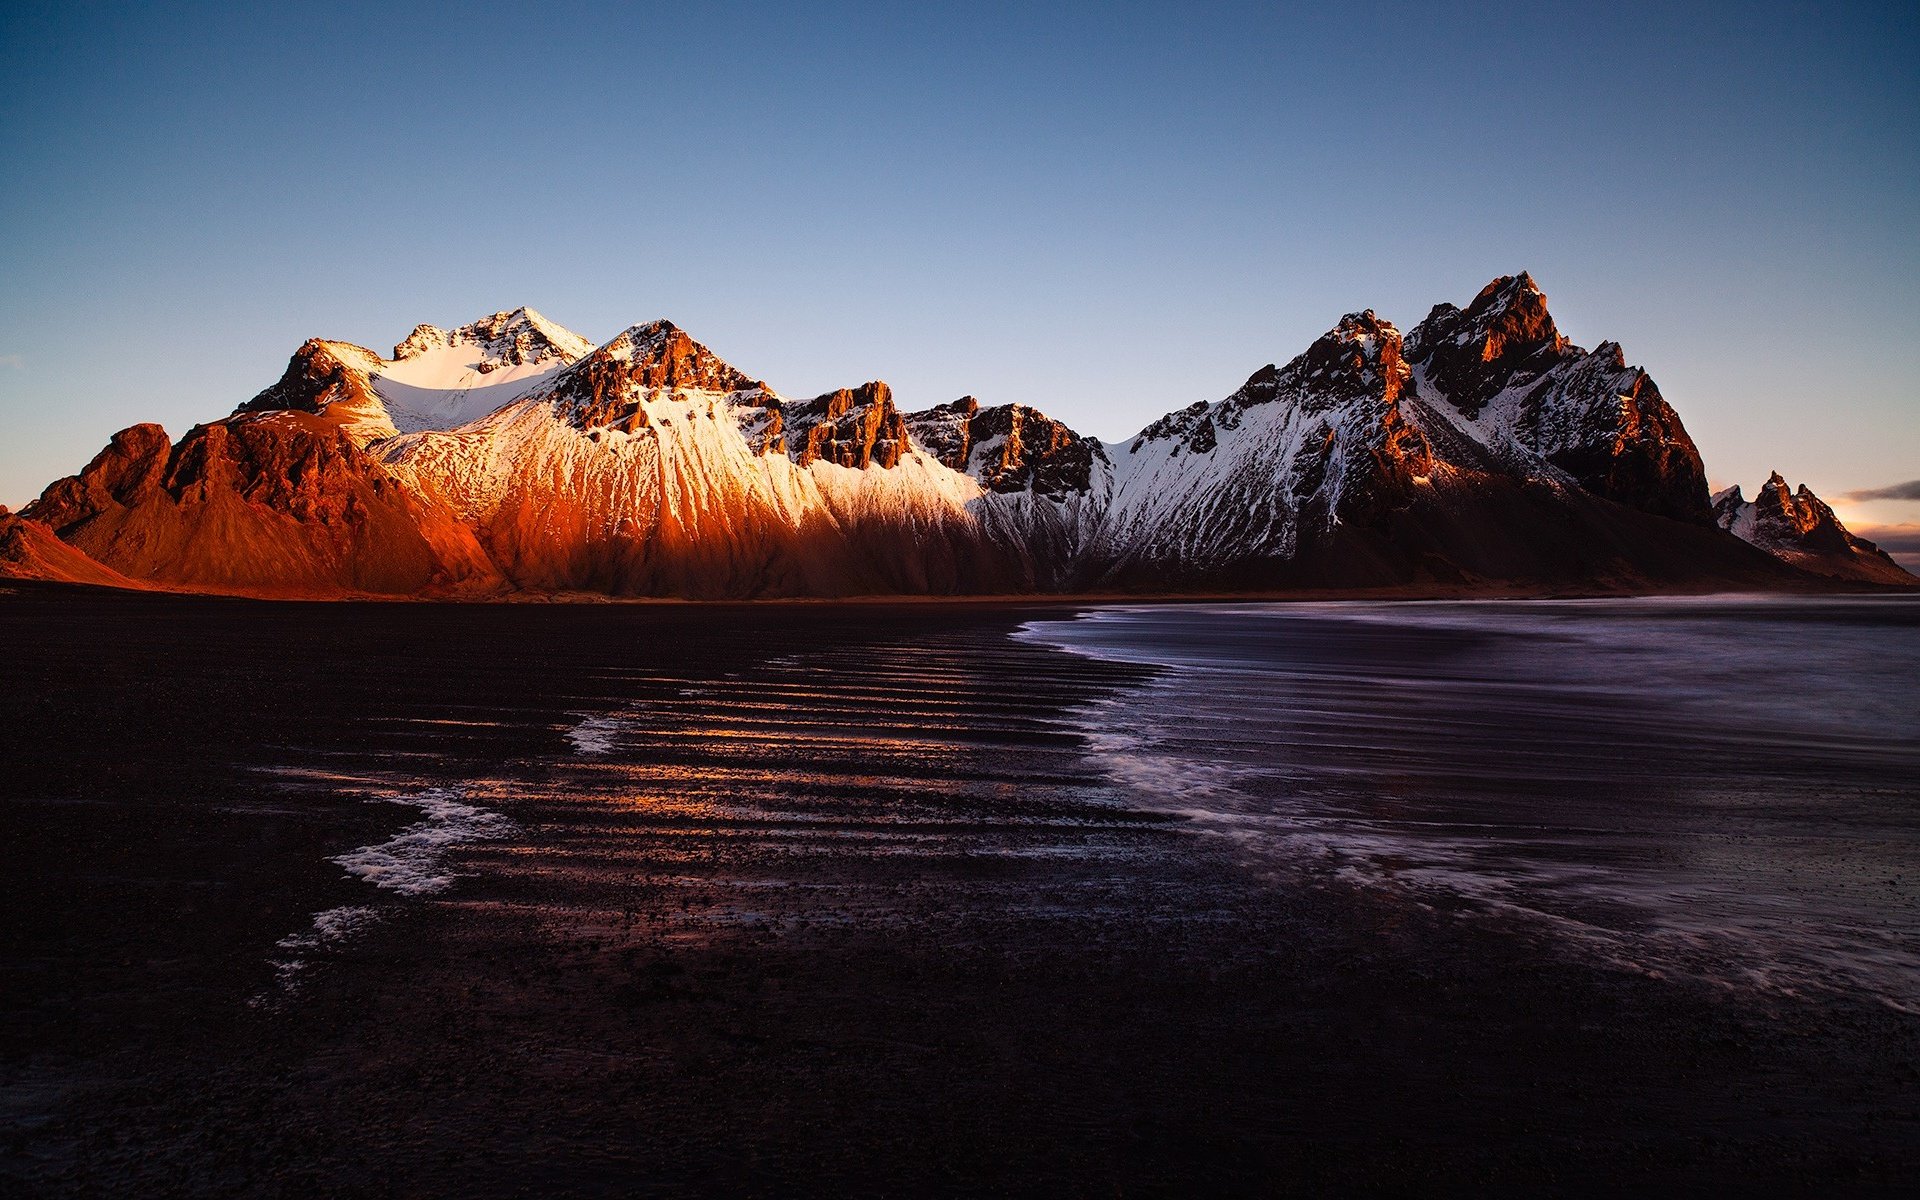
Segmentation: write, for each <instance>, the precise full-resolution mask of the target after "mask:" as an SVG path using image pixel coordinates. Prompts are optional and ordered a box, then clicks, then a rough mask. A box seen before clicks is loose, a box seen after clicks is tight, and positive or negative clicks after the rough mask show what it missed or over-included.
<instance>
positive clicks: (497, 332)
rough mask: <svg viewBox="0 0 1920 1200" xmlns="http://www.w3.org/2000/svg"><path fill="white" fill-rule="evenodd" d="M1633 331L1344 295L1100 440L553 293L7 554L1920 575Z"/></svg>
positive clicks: (374, 564) (231, 425)
mask: <svg viewBox="0 0 1920 1200" xmlns="http://www.w3.org/2000/svg"><path fill="white" fill-rule="evenodd" d="M1706 478H1707V477H1706V471H1705V469H1704V467H1703V465H1702V463H1701V459H1700V454H1699V452H1698V451H1697V450H1696V449H1695V446H1694V443H1693V440H1692V439H1691V438H1690V437H1689V436H1688V434H1687V431H1686V428H1685V426H1684V425H1683V424H1682V422H1681V419H1680V416H1679V414H1678V413H1677V412H1676V411H1675V410H1674V409H1673V408H1672V406H1670V405H1669V404H1668V403H1667V401H1666V399H1665V398H1664V397H1663V396H1662V395H1661V392H1660V389H1659V387H1658V386H1657V385H1656V384H1655V383H1654V381H1653V379H1652V377H1651V376H1650V375H1649V374H1648V373H1647V372H1646V371H1645V370H1643V369H1642V368H1640V367H1637V366H1632V365H1629V362H1628V359H1627V358H1626V355H1625V352H1624V351H1623V350H1622V349H1621V347H1620V346H1618V345H1616V344H1614V343H1611V342H1605V343H1602V344H1601V345H1599V346H1598V347H1596V348H1595V349H1593V350H1590V351H1589V350H1585V349H1582V348H1580V347H1578V346H1575V345H1572V344H1571V343H1569V342H1568V341H1567V339H1566V338H1565V337H1564V336H1562V335H1561V333H1560V332H1559V330H1558V328H1557V327H1556V326H1555V324H1554V320H1553V317H1552V315H1551V314H1550V313H1549V311H1548V308H1547V300H1546V297H1545V295H1544V294H1542V292H1541V291H1540V289H1539V288H1538V287H1537V286H1535V284H1534V281H1533V280H1532V279H1531V278H1530V277H1529V276H1527V275H1525V274H1521V275H1518V276H1505V277H1502V278H1499V279H1496V280H1494V281H1493V282H1492V283H1490V284H1488V285H1487V286H1486V287H1485V288H1484V289H1482V290H1481V292H1480V293H1479V294H1478V295H1477V296H1475V297H1474V298H1473V299H1472V301H1471V302H1470V303H1469V304H1468V305H1467V306H1466V307H1465V308H1460V307H1456V306H1455V305H1452V304H1441V305H1438V306H1436V307H1435V308H1434V309H1433V311H1432V312H1431V313H1429V314H1428V316H1427V318H1426V319H1425V320H1423V321H1421V322H1420V323H1419V324H1418V325H1416V326H1415V327H1414V328H1413V329H1412V330H1411V331H1409V332H1407V333H1406V334H1404V335H1403V334H1402V333H1401V332H1400V330H1398V329H1396V328H1395V327H1394V326H1393V325H1392V324H1390V323H1388V322H1386V321H1384V320H1381V319H1380V318H1378V317H1377V316H1375V315H1374V314H1373V313H1372V312H1370V311H1369V312H1362V313H1354V314H1349V315H1348V316H1345V317H1342V318H1341V319H1340V320H1339V321H1338V322H1337V323H1336V324H1335V325H1334V326H1333V328H1331V329H1330V330H1328V331H1327V332H1326V333H1325V334H1324V335H1322V336H1321V337H1320V338H1319V339H1318V340H1317V341H1315V342H1314V343H1313V345H1311V346H1309V347H1308V348H1307V349H1306V350H1305V351H1304V352H1302V353H1300V354H1298V355H1297V356H1295V357H1294V358H1292V359H1291V360H1289V361H1288V362H1286V363H1285V364H1284V365H1271V364H1270V365H1267V366H1263V367H1261V368H1259V369H1258V370H1256V371H1254V372H1253V373H1252V375H1251V376H1250V377H1249V378H1248V380H1247V382H1246V384H1245V385H1244V386H1243V387H1241V388H1240V390H1238V391H1236V392H1235V393H1234V394H1232V395H1231V396H1228V397H1226V398H1224V399H1218V400H1209V399H1207V398H1204V397H1202V398H1197V399H1196V400H1195V402H1194V403H1193V404H1191V405H1190V406H1188V407H1186V408H1182V409H1179V410H1178V411H1175V412H1172V413H1169V414H1167V415H1166V416H1164V417H1162V418H1161V419H1159V420H1157V421H1155V422H1153V423H1152V424H1150V425H1149V426H1147V427H1146V428H1145V429H1143V430H1141V431H1140V432H1139V433H1137V434H1136V435H1134V436H1133V437H1131V438H1127V439H1124V440H1121V441H1115V442H1106V441H1102V440H1100V439H1098V438H1093V437H1089V436H1085V435H1083V434H1080V433H1078V432H1076V431H1074V430H1072V429H1069V428H1067V427H1066V426H1065V425H1063V424H1061V423H1060V422H1058V421H1055V420H1053V419H1051V418H1049V417H1047V416H1046V415H1044V414H1043V413H1041V412H1039V411H1037V410H1035V409H1032V408H1028V407H1024V406H1020V405H997V406H996V405H990V404H983V403H981V402H979V401H977V400H975V399H974V398H972V397H963V398H961V399H959V400H955V401H952V402H947V403H940V404H936V405H933V406H932V407H926V408H920V409H916V410H912V411H903V410H902V409H901V408H900V407H899V406H898V405H897V403H896V400H895V397H894V395H893V393H892V391H891V390H890V389H889V388H888V386H887V385H886V384H885V383H881V382H868V383H863V384H860V385H859V386H856V387H848V388H843V389H841V390H838V391H835V392H831V393H829V394H827V395H824V396H818V397H814V398H811V399H804V398H792V397H788V396H785V395H782V394H781V393H779V392H778V391H776V390H774V388H773V386H772V385H771V384H769V383H766V382H763V381H761V380H758V379H756V378H754V377H752V376H751V375H748V374H746V373H745V372H743V371H740V370H738V369H736V368H735V367H733V366H731V365H730V364H728V363H727V362H725V361H723V360H722V359H720V358H719V357H718V356H716V355H715V354H714V353H713V352H712V351H710V350H709V349H707V348H706V347H705V346H703V345H701V344H700V343H699V342H697V341H695V340H694V339H693V338H692V337H691V336H689V335H688V334H687V333H686V332H684V331H683V330H681V329H679V328H677V327H676V326H674V325H673V324H672V323H671V322H667V321H655V322H652V323H649V324H645V325H636V326H634V327H632V328H630V329H628V330H626V331H625V332H623V333H621V334H620V335H619V336H617V337H615V338H614V339H612V340H611V341H609V342H607V343H606V344H604V345H601V346H594V345H593V344H592V343H590V342H588V341H587V340H585V339H583V338H581V337H579V336H578V335H576V334H573V333H571V332H569V331H567V330H565V329H563V328H561V327H559V326H557V325H555V324H553V323H552V322H550V321H548V320H547V319H546V318H544V317H542V316H541V315H540V314H538V313H536V312H534V311H532V310H531V309H526V308H521V309H516V310H514V311H512V312H505V313H496V314H494V315H492V316H490V317H486V318H484V319H482V320H479V321H476V322H474V323H473V324H471V325H467V326H464V327H462V328H459V329H455V330H451V331H448V330H442V329H438V328H435V327H432V326H427V325H422V326H420V327H418V328H417V329H415V330H414V331H413V332H412V333H411V334H410V335H408V336H407V337H406V339H405V340H404V341H402V342H400V344H399V345H397V346H395V347H394V349H393V352H392V356H391V357H390V358H389V357H382V356H381V355H379V354H377V353H375V352H373V351H371V350H367V349H363V348H361V347H359V346H354V345H350V344H347V343H343V342H330V341H324V340H313V341H309V342H307V343H306V344H305V345H303V346H301V347H300V348H299V350H298V351H296V352H295V354H294V355H293V357H292V359H291V361H290V362H289V363H288V365H287V370H286V373H285V374H284V375H283V376H282V377H281V378H280V379H279V381H278V382H275V383H273V384H272V385H271V386H269V387H267V388H266V389H265V390H263V391H262V392H260V393H259V394H258V395H257V396H254V397H253V398H252V399H249V400H246V401H245V402H243V403H240V404H239V405H238V406H237V407H236V408H235V409H234V411H233V412H232V414H231V415H229V416H227V417H225V418H223V419H220V420H216V421H213V422H210V423H208V424H205V425H200V426H196V427H194V428H193V429H192V430H190V431H188V433H187V434H186V435H185V436H183V437H182V438H181V439H180V440H179V441H178V442H177V443H176V442H174V441H172V440H171V439H170V438H169V437H168V436H167V434H166V433H165V431H164V430H162V429H161V428H160V427H159V426H157V425H136V426H134V427H132V428H129V429H125V430H122V431H121V432H119V433H117V434H115V435H114V436H113V438H112V440H111V441H110V442H109V443H108V445H107V447H106V448H105V449H104V450H102V451H101V452H100V453H99V455H98V456H96V457H95V458H94V460H93V461H92V462H90V463H88V464H87V465H86V466H85V467H84V468H83V469H81V470H80V471H79V473H78V474H76V475H72V476H69V477H67V478H64V479H61V480H58V481H56V482H55V483H53V484H52V485H50V486H49V487H48V488H47V489H46V490H45V491H44V492H43V493H42V494H41V496H40V497H39V499H37V500H35V501H34V502H33V503H31V504H29V505H28V506H27V507H26V508H25V509H24V510H23V511H22V512H21V513H19V514H17V515H0V572H4V573H6V574H10V575H16V576H28V577H38V578H48V579H58V580H65V581H69V582H84V583H93V584H107V585H112V586H122V587H127V586H160V587H167V588H180V589H188V590H204V591H214V592H233V593H248V594H264V595H289V596H296V595H297V596H363V595H364V596H415V597H447V598H489V597H503V596H511V595H516V594H559V595H571V594H604V595H609V596H669V597H688V598H750V597H781V596H823V597H825V596H851V595H874V594H891V595H918V594H940V595H946V594H1004V593H1036V592H1044V593H1066V592H1180V591H1206V592H1221V591H1236V590H1249V591H1251V590H1260V591H1266V590H1277V589H1399V590H1407V591H1413V592H1431V593H1457V592H1461V591H1471V590H1475V589H1494V590H1500V589H1507V590H1525V589H1562V588H1566V589H1594V590H1610V591H1621V590H1656V589H1657V590H1665V589H1695V588H1717V587H1750V588H1765V587H1807V586H1814V585H1817V584H1819V583H1820V582H1821V581H1828V582H1831V581H1835V580H1844V581H1850V582H1862V581H1864V582H1872V583H1886V584H1899V585H1908V584H1914V583H1916V582H1920V581H1916V580H1915V579H1914V577H1913V576H1911V575H1908V574H1907V573H1906V572H1905V571H1904V570H1902V569H1901V568H1899V567H1898V566H1897V565H1895V564H1894V563H1893V561H1892V560H1891V559H1889V558H1888V557H1887V556H1886V555H1884V554H1882V553H1880V552H1879V551H1878V550H1877V549H1876V548H1875V547H1874V546H1873V544H1872V543H1870V542H1866V541H1863V540H1861V539H1859V538H1855V537H1853V536H1852V535H1850V534H1849V533H1847V531H1846V529H1845V528H1844V527H1843V526H1842V525H1841V524H1840V522H1839V520H1838V519H1837V518H1836V517H1834V515H1833V513H1832V510H1831V509H1829V508H1827V507H1826V506H1825V505H1824V504H1822V503H1821V502H1820V500H1819V499H1818V497H1815V496H1813V495H1812V493H1811V492H1808V491H1807V490H1806V489H1805V488H1804V487H1803V488H1802V489H1801V491H1800V493H1799V494H1798V495H1793V494H1789V493H1788V492H1787V490H1786V485H1785V484H1784V483H1781V482H1780V481H1779V477H1778V476H1777V475H1776V476H1775V477H1774V481H1773V482H1772V483H1770V484H1769V485H1768V487H1767V488H1765V489H1763V490H1762V493H1761V495H1760V497H1759V499H1758V500H1756V501H1754V502H1752V503H1748V502H1746V501H1745V500H1744V499H1743V498H1742V496H1741V495H1740V494H1739V492H1738V490H1737V489H1733V490H1731V491H1730V492H1727V493H1722V494H1721V495H1719V496H1716V497H1709V495H1708V490H1707V482H1706Z"/></svg>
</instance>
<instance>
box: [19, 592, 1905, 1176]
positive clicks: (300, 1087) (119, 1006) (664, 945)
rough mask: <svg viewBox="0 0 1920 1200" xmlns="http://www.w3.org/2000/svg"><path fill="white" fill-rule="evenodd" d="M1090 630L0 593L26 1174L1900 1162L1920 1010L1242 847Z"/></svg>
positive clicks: (775, 1172) (857, 612)
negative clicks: (1745, 987) (1174, 779)
mask: <svg viewBox="0 0 1920 1200" xmlns="http://www.w3.org/2000/svg"><path fill="white" fill-rule="evenodd" d="M1073 611H1074V610H1073V609H1072V608H1070V607H1065V606H1062V605H1058V604H1055V605H1035V606H1024V607H1023V606H1019V605H1000V604H970V605H969V604H955V605H946V604H939V603H917V604H911V605H900V606H889V605H874V604H859V605H830V604H794V605H742V606H679V605H579V606H540V605H516V606H504V605H503V606H485V605H473V606H458V605H430V604H393V605H386V604H297V603H264V602H248V601H238V600H218V599H206V598H187V597H170V596H157V595H129V594H116V593H109V592H92V591H80V590H67V589H60V588H53V587H34V586H17V587H16V586H9V587H7V588H6V589H4V590H3V591H0V669H3V670H4V686H0V764H3V765H0V856H4V860H3V861H0V887H4V889H5V913H6V920H5V923H4V933H3V934H0V936H3V937H4V944H0V1006H3V1008H0V1129H4V1134H3V1135H0V1137H3V1140H0V1187H4V1189H5V1190H8V1191H11V1192H15V1193H22V1194H32V1195H69V1194H109V1193H113V1194H122V1195H169V1194H194V1195H228V1194H232V1195H312V1194H333V1195H345V1196H354V1195H367V1196H380V1195H414V1196H420V1195H447V1196H514V1195H542V1194H608V1195H612V1194H619V1195H628V1194H640V1195H649V1194H669V1195H674V1194H696V1193H706V1194H712V1193H721V1194H731V1193H744V1194H781V1195H785V1194H796V1193H811V1194H820V1193H836V1194H845V1193H855V1194H892V1195H902V1194H926V1193H945V1194H981V1193H1012V1194H1037V1195H1038V1194H1044V1195H1056V1194H1102V1195H1114V1194H1117V1195H1153V1194H1188V1193H1193V1192H1216V1193H1217V1192H1234V1193H1263V1194H1276V1193H1277V1194H1285V1193H1295V1192H1300V1193H1311V1192H1325V1191H1351V1190H1369V1191H1432V1190H1438V1189H1457V1188H1460V1187H1467V1186H1471V1187H1475V1188H1479V1189H1483V1190H1488V1189H1490V1190H1497V1191H1506V1192H1520V1191H1527V1192H1533V1191H1537V1190H1539V1189H1543V1188H1544V1189H1549V1190H1554V1191H1562V1192H1608V1193H1616V1192H1620V1191H1628V1190H1640V1189H1645V1188H1648V1187H1661V1188H1665V1189H1671V1190H1680V1189H1683V1188H1684V1189H1688V1190H1716V1191H1718V1190H1739V1191H1747V1192H1752V1191H1757V1190H1761V1189H1768V1190H1776V1191H1778V1190H1787V1191H1798V1192H1805V1193H1809V1194H1812V1193H1818V1194H1823V1195H1825V1194H1833V1193H1835V1192H1859V1193H1873V1192H1881V1191H1886V1192H1894V1191H1899V1190H1900V1189H1901V1187H1902V1185H1903V1184H1905V1183H1910V1181H1911V1179H1912V1178H1913V1177H1914V1173H1915V1171H1916V1170H1917V1169H1920V1017H1916V1016H1915V1015H1913V1014H1912V1013H1910V1012H1905V1011H1901V1010H1900V1009H1898V1008H1896V1007H1893V1006H1890V1005H1888V1004H1886V1003H1884V1002H1881V1001H1880V1000H1877V999H1875V998H1872V997H1867V996H1850V995H1847V994H1844V993H1826V992H1821V993H1813V992H1804V993H1796V992H1791V991H1779V990H1773V991H1769V990H1752V991H1742V990H1736V989H1729V988H1727V987H1724V986H1718V985H1715V984H1712V983H1710V982H1705V981H1701V980H1695V979H1691V978H1688V977H1685V976H1680V975H1672V974H1664V975H1663V974H1656V973H1650V972H1647V971H1643V970H1642V971H1637V970H1632V969H1628V968H1626V967H1622V966H1618V965H1610V964H1608V963H1606V962H1604V961H1600V960H1597V959H1595V958H1592V957H1590V956H1583V955H1579V954H1575V953H1569V952H1567V951H1566V949H1565V948H1564V947H1563V946H1561V945H1560V944H1559V943H1558V942H1557V941H1556V940H1555V939H1554V938H1553V937H1551V936H1550V935H1549V934H1547V933H1544V932H1542V931H1541V930H1540V929H1539V928H1537V927H1535V926H1533V925H1530V924H1527V923H1525V922H1522V921H1518V920H1514V921H1505V920H1503V919H1501V918H1500V916H1499V915H1498V914H1497V913H1487V912H1482V911H1471V912H1469V911H1468V910H1469V909H1470V908H1471V907H1472V905H1471V901H1469V900H1465V899H1463V900H1461V901H1460V902H1459V903H1458V904H1457V905H1450V904H1447V903H1440V902H1435V901H1433V900H1432V899H1431V898H1428V899H1426V900H1423V901H1422V902H1418V903H1411V902H1408V901H1407V899H1406V898H1405V897H1404V895H1402V894H1399V893H1396V892H1394V891H1392V890H1390V889H1381V888H1377V887H1371V886H1367V885H1366V884H1365V883H1364V882H1363V881H1355V880H1352V879H1350V878H1348V877H1347V876H1345V875H1343V874H1342V873H1340V872H1337V871H1334V870H1330V869H1328V868H1327V867H1326V865H1325V864H1324V863H1322V862H1320V861H1318V860H1302V861H1299V862H1295V863H1288V862H1286V861H1284V860H1279V861H1276V860H1273V859H1261V860H1258V861H1250V860H1249V859H1248V857H1247V856H1246V855H1244V854H1243V853H1241V852H1240V851H1239V850H1238V848H1237V843H1236V842H1235V841H1234V840H1232V839H1227V838H1221V837H1218V836H1212V835H1210V834H1209V833H1207V832H1206V831H1204V830H1201V829H1196V828H1195V827H1194V826H1195V824H1196V823H1195V822H1193V821H1189V820H1185V819H1182V818H1180V817H1177V816H1175V815H1172V814H1170V813H1168V812H1165V811H1160V810H1157V809H1155V808H1153V807H1151V806H1146V805H1142V804H1139V803H1136V802H1134V800H1133V799H1131V798H1130V797H1129V796H1128V795H1127V794H1126V793H1125V792H1124V791H1122V790H1121V789H1118V788H1116V787H1115V786H1114V784H1113V782H1112V780H1111V779H1110V778H1109V777H1108V776H1107V775H1106V774H1105V773H1104V772H1103V771H1102V769H1101V766H1100V763H1099V762H1098V760H1097V759H1096V758H1095V757H1094V756H1093V755H1092V754H1091V753H1090V749H1089V738H1088V732H1087V729H1086V726H1085V724H1084V719H1085V714H1086V713H1088V712H1089V711H1094V710H1093V709H1090V708H1089V707H1088V706H1092V705H1097V704H1099V703H1101V702H1103V701H1106V700H1109V699H1111V698H1113V697H1116V696H1125V695H1128V694H1130V692H1132V691H1133V690H1137V689H1140V688H1143V687H1146V686H1149V685H1150V684H1151V682H1152V681H1153V680H1155V679H1156V678H1159V677H1161V672H1160V671H1159V670H1158V669H1157V668H1154V667H1152V666H1148V665H1144V664H1127V663H1122V662H1106V661H1099V660H1096V659H1093V658H1089V657H1086V656H1084V655H1079V654H1074V653H1069V652H1067V651H1066V650H1063V649H1059V648H1057V647H1054V646H1050V645H1046V644H1042V643H1040V642H1036V641H1034V640H1031V639H1029V638H1021V637H1015V636H1013V635H1014V634H1015V633H1016V631H1017V630H1019V629H1020V627H1021V626H1023V625H1024V624H1026V623H1027V622H1030V621H1033V620H1037V619H1042V618H1045V619H1058V618H1060V617H1063V616H1066V615H1070V614H1071V613H1072V612H1073ZM409 799H411V800H414V801H418V803H415V804H412V805H409V804H407V803H405V801H407V800H409ZM396 800H398V801H401V802H400V803H395V802H393V801H396ZM410 829H411V830H414V831H415V834H414V836H413V840H412V841H411V842H396V840H395V839H396V837H397V836H398V835H404V834H406V832H407V831H408V830H410ZM463 834H465V835H472V840H459V839H460V838H461V837H462V836H463ZM366 847H375V848H381V847H384V848H385V849H383V850H380V852H379V855H376V856H375V858H373V859H369V858H367V857H365V856H364V855H363V856H362V857H359V858H353V859H351V861H352V862H353V863H355V864H357V865H358V867H359V869H360V870H361V872H362V873H361V874H360V875H354V874H350V873H349V871H348V870H347V869H346V867H344V866H343V865H342V864H341V863H338V862H334V861H330V860H332V859H333V858H335V857H338V856H352V855H353V854H354V852H356V851H358V850H361V849H362V848H366ZM381 856H384V858H383V857H381ZM441 876H450V877H451V878H449V879H447V880H446V882H445V886H444V888H442V889H441V890H433V888H434V887H436V886H438V882H437V881H438V880H439V878H440V877H441ZM380 881H384V882H386V883H387V884H389V885H394V886H388V887H384V888H383V887H379V886H376V882H380ZM1907 885H1908V886H1911V880H1909V881H1908V882H1907ZM342 912H344V913H346V914H348V915H346V916H344V917H340V918H338V919H337V921H336V923H335V924H333V925H323V927H319V928H317V927H316V925H315V917H316V914H328V913H342ZM330 932H337V933H339V936H329V933H330Z"/></svg>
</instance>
